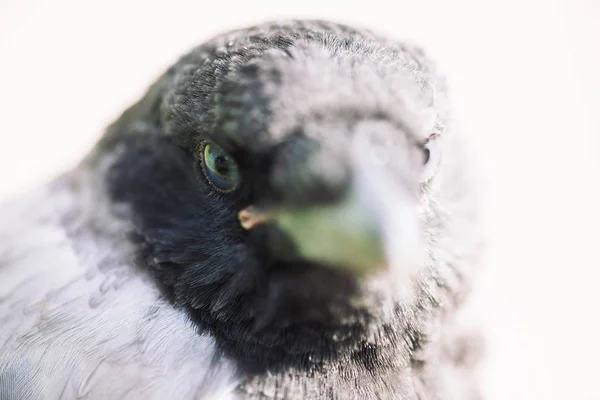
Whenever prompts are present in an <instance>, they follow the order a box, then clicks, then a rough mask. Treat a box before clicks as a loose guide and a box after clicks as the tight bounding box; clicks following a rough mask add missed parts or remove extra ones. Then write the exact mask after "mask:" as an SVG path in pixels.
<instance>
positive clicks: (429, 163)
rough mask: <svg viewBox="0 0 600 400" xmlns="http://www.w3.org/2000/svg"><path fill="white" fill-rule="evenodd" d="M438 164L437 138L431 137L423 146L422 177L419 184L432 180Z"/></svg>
mask: <svg viewBox="0 0 600 400" xmlns="http://www.w3.org/2000/svg"><path fill="white" fill-rule="evenodd" d="M439 163H440V152H439V149H438V143H437V136H431V137H430V138H429V139H427V142H426V143H425V145H424V146H423V165H424V169H423V175H422V176H421V182H427V181H429V180H431V178H433V175H434V174H435V171H436V170H437V167H438V164H439Z"/></svg>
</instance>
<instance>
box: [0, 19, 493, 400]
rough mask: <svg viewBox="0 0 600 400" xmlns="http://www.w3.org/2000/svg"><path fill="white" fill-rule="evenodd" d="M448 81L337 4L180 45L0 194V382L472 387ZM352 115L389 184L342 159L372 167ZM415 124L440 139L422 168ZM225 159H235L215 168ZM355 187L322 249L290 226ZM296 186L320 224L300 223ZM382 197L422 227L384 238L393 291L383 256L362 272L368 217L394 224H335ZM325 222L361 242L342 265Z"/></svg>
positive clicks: (462, 173)
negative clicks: (148, 82)
mask: <svg viewBox="0 0 600 400" xmlns="http://www.w3.org/2000/svg"><path fill="white" fill-rule="evenodd" d="M445 102H446V99H445V94H444V87H443V83H442V80H441V79H439V78H438V77H437V76H436V74H435V71H434V70H433V69H432V67H431V64H430V63H429V62H428V61H427V60H426V58H425V57H424V56H423V55H422V53H421V52H420V51H418V50H416V49H414V48H411V47H408V46H404V45H401V44H396V43H393V42H390V41H387V40H384V39H382V38H379V37H377V36H375V35H373V34H370V33H366V32H361V31H358V30H354V29H351V28H348V27H345V26H340V25H336V24H331V23H324V22H298V21H292V22H284V23H279V24H265V25H261V26H258V27H255V28H250V29H247V30H243V31H236V32H232V33H229V34H225V35H222V36H219V37H217V38H215V39H213V40H212V41H210V42H208V43H206V44H204V45H202V46H200V47H199V48H197V49H194V50H193V51H192V52H191V53H190V54H189V55H187V56H185V57H183V58H182V59H181V60H180V61H179V62H178V63H177V64H176V65H175V66H173V67H172V68H171V69H169V71H167V73H165V74H164V75H163V76H162V77H161V78H160V79H159V80H158V82H157V83H156V84H154V85H153V86H152V87H151V89H150V90H149V91H148V93H147V94H146V96H145V97H144V98H143V99H142V100H141V101H140V102H139V103H137V104H136V105H134V106H133V107H131V108H130V109H129V110H128V111H126V112H125V113H124V114H123V116H122V117H121V118H120V119H119V120H118V121H117V122H115V123H114V124H113V125H112V126H111V127H110V128H109V130H108V132H107V134H106V135H105V137H104V138H103V140H102V141H101V142H100V143H99V144H98V146H97V147H96V148H95V149H94V150H93V151H92V152H91V153H90V155H89V156H88V157H87V158H86V159H85V160H84V161H83V162H82V163H81V164H80V165H79V166H78V167H77V168H75V169H74V170H72V171H70V172H68V173H66V174H64V175H63V176H61V177H60V178H58V179H57V180H55V181H53V182H51V183H50V184H48V185H46V186H45V187H43V188H41V189H39V190H37V191H36V192H34V193H31V194H30V195H28V196H24V197H22V198H19V199H17V200H15V201H13V202H11V203H9V204H6V205H4V206H3V207H2V209H0V399H2V400H4V399H55V398H64V399H72V398H89V399H118V398H127V399H132V398H134V399H135V398H144V399H165V398H176V399H220V398H223V399H246V398H251V399H254V398H256V399H261V398H274V399H321V398H323V399H364V400H368V399H465V400H468V399H477V398H479V397H478V396H479V394H478V390H477V387H476V382H475V379H474V377H473V371H472V365H471V364H472V360H473V358H474V356H473V355H472V352H473V351H472V350H471V349H473V348H476V347H477V346H475V345H473V344H470V343H469V336H468V333H466V332H464V331H462V330H461V329H460V328H459V327H458V325H457V324H456V321H455V316H456V312H457V309H458V308H459V307H460V304H461V302H462V300H463V298H464V297H465V294H466V293H467V292H468V288H469V283H470V280H471V275H472V273H473V269H474V267H476V266H477V259H478V257H477V255H478V253H479V248H480V244H481V237H480V235H479V234H480V231H479V230H478V224H477V200H476V199H477V196H476V195H475V194H474V188H473V187H472V186H473V183H472V180H471V178H470V173H471V172H472V171H471V169H470V166H469V164H468V159H467V157H468V152H467V151H466V150H465V148H464V147H463V143H462V138H461V137H460V135H459V132H458V131H456V130H453V128H452V124H451V119H450V118H449V116H448V115H447V107H446V105H445ZM362 132H369V133H370V134H371V135H373V137H374V138H375V139H373V140H374V141H375V142H378V141H383V143H384V144H385V145H386V146H385V147H388V148H389V149H390V151H391V154H392V157H391V158H392V161H396V160H394V158H396V157H397V158H398V159H399V161H398V164H397V165H399V166H398V167H393V168H392V167H388V170H389V171H391V175H390V177H387V175H386V178H385V179H391V181H392V182H394V184H393V185H390V187H389V188H387V186H386V185H382V184H380V182H382V180H381V179H383V178H381V179H380V177H377V179H375V178H374V179H368V180H364V179H362V178H352V177H353V176H355V175H356V176H359V177H360V176H362V175H360V174H359V173H358V172H356V171H363V172H364V171H367V172H364V173H365V174H367V175H368V174H369V173H370V172H369V171H371V170H369V168H371V167H364V168H363V167H361V166H360V165H359V164H360V163H359V162H355V161H356V154H357V153H356V152H355V150H356V148H358V149H359V150H360V149H361V148H362V147H360V146H359V147H356V146H355V147H352V146H351V145H350V143H354V139H353V138H354V137H358V136H360V134H362ZM389 132H395V133H396V132H397V135H396V136H394V138H395V139H393V140H392V141H391V142H390V143H391V144H389V146H388V142H386V140H387V136H386V135H387V134H388V133H389ZM431 134H434V136H435V137H437V136H440V138H441V139H440V147H441V148H442V153H443V157H442V159H441V161H440V165H439V166H437V165H436V166H435V167H436V171H435V174H434V177H433V178H431V179H430V177H429V176H428V178H427V181H426V182H423V181H419V178H418V177H419V174H420V173H421V172H419V171H420V170H421V169H422V167H421V164H420V163H422V161H420V158H419V157H420V156H419V155H418V154H420V153H417V151H420V150H419V149H421V146H422V145H423V144H424V143H428V142H427V141H428V140H433V139H431V137H430V135H431ZM207 143H209V144H213V148H210V147H208V146H209V145H207ZM216 144H218V145H219V149H218V150H214V148H216ZM221 148H222V149H224V152H223V153H214V154H217V155H218V157H217V156H215V157H216V158H215V159H214V160H212V159H211V158H210V157H211V154H212V153H211V150H212V151H214V152H217V151H221ZM353 149H354V150H353ZM393 149H397V152H394V151H392V150H393ZM427 151H428V157H427V158H426V161H425V164H427V163H428V160H429V159H430V157H432V155H431V154H429V152H430V150H427ZM225 152H227V153H228V154H229V156H230V158H226V157H225V156H224V155H223V154H225ZM198 153H202V156H201V157H197V154H198ZM360 154H361V153H360V152H359V153H358V155H359V156H358V158H360ZM369 154H371V153H369ZM229 156H227V157H229ZM219 157H220V158H219ZM224 157H225V158H224ZM230 159H235V160H236V162H237V164H238V166H236V168H238V167H239V174H238V175H232V174H231V169H221V172H223V171H227V173H228V174H229V175H225V173H223V174H221V175H218V176H217V175H214V171H213V170H212V169H210V168H214V165H217V164H214V162H216V161H215V160H217V161H218V162H221V163H223V162H230V161H227V160H230ZM417 159H419V161H416V160H417ZM198 160H200V161H198ZM207 160H212V161H211V162H213V164H209V163H208V161H207ZM232 165H233V164H231V165H229V166H228V167H227V168H233V167H232ZM395 165H396V164H395ZM361 168H363V169H361ZM394 168H396V169H394ZM236 171H237V170H236ZM203 175H204V176H203ZM232 176H235V177H236V179H239V183H238V181H237V180H236V181H235V182H234V183H235V185H231V186H227V185H230V184H231V183H232V182H233V180H232V179H233V178H231V177H232ZM226 178H227V179H226ZM361 179H362V180H361ZM378 179H379V180H378ZM385 179H384V180H385ZM396 186H397V187H396ZM365 188H369V189H368V190H366V189H365ZM365 191H366V192H368V193H369V196H370V197H369V196H368V197H369V198H371V197H372V198H373V199H375V200H369V202H371V201H372V203H369V204H368V205H366V206H365V207H366V208H368V209H369V211H368V212H367V213H366V214H365V215H367V216H368V218H367V217H364V218H362V217H361V218H362V219H360V218H359V219H356V221H354V220H352V219H349V220H350V221H351V222H352V221H354V222H352V224H354V225H352V224H350V225H348V226H349V228H347V229H346V228H344V229H343V230H339V229H338V230H335V229H334V230H332V231H331V232H339V235H340V236H339V237H341V238H343V240H342V242H343V243H342V247H340V248H339V249H342V251H337V250H336V251H335V252H333V253H331V252H329V253H328V251H329V249H330V248H331V246H339V243H338V242H336V241H335V240H333V239H332V236H335V235H334V234H332V235H330V236H327V237H323V240H322V241H321V242H323V243H324V245H323V246H322V247H319V246H317V247H315V244H314V243H315V242H314V241H310V240H308V239H307V237H308V236H312V235H313V234H314V235H318V234H319V232H325V231H326V230H325V228H330V227H332V226H333V228H336V227H337V225H336V224H337V223H340V221H339V220H336V219H331V220H330V219H328V215H338V214H335V212H337V211H335V212H334V213H330V211H329V210H340V209H341V210H343V212H342V211H340V214H339V215H342V216H347V215H351V216H354V215H355V211H354V210H355V208H352V207H350V208H347V209H346V208H343V209H342V208H338V207H337V204H339V202H340V201H342V200H341V199H348V198H350V199H354V197H352V196H353V195H352V193H355V192H361V193H363V192H365ZM348 193H350V194H348ZM396 193H405V194H404V195H403V196H404V197H398V198H397V199H405V200H402V204H400V203H398V202H394V201H390V199H389V198H388V197H389V196H392V195H394V196H395V194H396ZM380 194H381V195H380ZM379 195H380V197H377V196H379ZM386 196H387V197H386ZM343 201H344V202H345V201H346V200H343ZM398 201H400V200H398ZM413 202H414V204H413ZM343 204H346V203H343ZM352 204H354V203H352ZM360 204H363V203H360ZM365 204H366V203H365ZM249 205H259V206H260V207H259V208H261V209H268V210H270V211H269V212H268V213H267V212H265V213H263V214H260V215H264V217H263V216H260V218H262V219H260V218H258V217H257V219H256V220H257V221H263V219H264V220H265V221H266V222H265V223H262V222H261V223H260V224H258V225H257V226H256V227H255V226H253V225H252V226H251V225H248V226H246V225H243V224H242V226H243V227H240V223H239V221H238V219H237V216H238V214H239V213H240V212H241V211H242V210H249V209H250V208H248V206H249ZM313 206H316V208H318V209H319V210H320V211H319V214H310V215H319V216H324V217H323V218H322V219H324V220H326V221H327V223H326V224H324V225H323V228H324V229H323V230H321V229H320V228H318V227H317V228H314V227H313V228H314V229H313V230H311V229H312V228H311V227H312V225H310V224H313V222H306V223H307V224H309V225H310V226H308V228H306V229H308V232H309V234H308V235H307V234H306V233H305V231H303V230H302V229H300V227H301V226H302V227H304V226H303V224H304V223H305V221H313V220H312V219H310V218H309V217H307V216H306V215H307V214H306V212H307V211H306V210H308V212H313V211H312V210H313V208H311V207H313ZM396 206H397V208H398V209H401V208H404V209H406V210H409V211H406V212H405V211H401V210H400V211H398V212H396V210H395V208H396ZM413 206H414V212H413V211H412V210H413ZM319 207H320V208H319ZM327 207H329V208H327ZM361 207H362V206H361ZM359 208H360V207H359ZM253 210H254V209H253ZM281 210H286V211H281ZM298 210H301V212H302V213H304V214H301V213H300V211H298ZM322 210H326V212H323V211H322ZM344 210H346V211H344ZM347 210H350V211H347ZM417 210H419V211H417ZM403 212H404V214H403ZM413 214H414V218H413V219H414V221H413V219H411V218H412V215H413ZM240 215H241V214H240ZM273 215H274V216H273ZM298 215H302V217H298ZM361 215H362V214H361ZM388 216H389V220H390V221H399V222H400V223H399V224H397V225H401V226H402V227H404V228H405V230H409V229H412V228H409V227H413V226H414V232H413V233H414V234H415V235H414V236H415V237H417V239H416V241H414V242H410V243H414V246H413V245H412V244H411V245H410V246H411V247H410V249H409V250H407V251H404V253H412V252H414V251H413V250H414V249H412V247H415V248H416V247H417V245H416V244H417V243H419V244H421V245H422V246H423V248H424V252H423V254H424V255H422V257H421V258H418V257H416V256H415V257H416V258H415V257H413V258H410V257H409V258H402V257H401V258H400V260H401V261H402V262H401V263H400V264H402V263H404V264H402V267H401V268H399V269H400V270H404V271H411V273H410V276H409V278H410V279H409V280H410V281H411V282H413V283H414V284H413V287H414V292H412V293H411V294H410V295H402V293H403V292H402V286H403V285H405V284H406V282H398V281H399V280H405V279H404V278H405V277H404V275H402V274H400V273H398V274H397V273H396V272H394V270H393V268H391V267H390V268H388V269H387V270H385V271H384V272H381V271H379V272H377V273H374V274H373V275H362V273H361V272H360V271H362V269H364V268H367V267H369V260H371V259H377V260H379V259H380V258H377V257H379V256H378V255H377V254H379V253H378V252H377V248H378V247H376V245H375V244H373V243H379V238H380V237H382V238H384V239H385V240H383V239H382V240H383V241H384V242H385V243H388V244H389V243H392V247H394V245H396V247H397V248H400V249H403V248H404V247H403V246H407V245H406V243H409V242H407V240H409V239H407V238H410V237H411V232H408V234H406V235H404V232H402V230H401V232H402V235H401V238H400V239H395V238H396V236H393V235H392V236H390V235H391V234H390V233H389V232H396V231H395V230H393V229H392V230H390V231H388V230H384V229H383V228H382V230H381V231H377V232H376V233H374V234H373V235H374V236H373V235H371V234H369V235H370V236H352V235H351V233H353V232H354V230H353V229H354V228H355V227H356V226H358V227H359V228H360V229H362V228H363V227H364V226H366V225H364V224H370V223H371V222H372V221H375V222H373V226H374V227H379V226H380V225H381V226H383V225H385V220H386V219H388ZM336 218H337V217H336ZM344 218H345V217H344ZM344 218H342V219H344ZM271 221H273V222H271ZM289 221H292V222H289ZM303 221H304V222H303ZM365 221H367V222H365ZM342 222H344V223H345V222H347V220H346V219H344V221H342ZM332 224H333V225H332ZM369 226H371V225H369ZM296 227H298V229H297V230H296ZM404 228H403V229H404ZM336 229H337V228H336ZM369 229H370V228H369ZM373 229H375V228H373ZM386 229H387V228H386ZM327 232H329V231H327ZM348 232H350V233H348ZM359 232H363V231H362V230H359ZM368 232H371V231H368ZM373 232H375V231H373ZM386 235H387V236H386ZM365 237H368V238H369V240H363V239H364V238H365ZM372 238H374V239H373V240H371V239H372ZM390 238H392V239H390ZM394 240H397V241H394ZM318 242H319V241H317V243H318ZM344 243H345V244H346V245H347V244H348V243H352V244H354V243H356V244H357V245H362V244H365V243H366V245H365V246H366V247H365V249H367V250H368V251H366V254H368V255H369V256H368V257H366V256H365V260H366V261H365V260H361V261H360V262H359V261H358V260H356V263H355V264H356V267H355V269H356V271H359V272H356V271H354V270H346V269H345V266H343V265H335V266H333V264H336V262H339V263H340V264H341V263H342V262H341V261H339V260H346V259H347V258H343V257H342V256H343V254H342V253H344V254H345V250H343V249H344V246H343V244H344ZM346 247H348V246H346ZM388 247H389V246H388ZM336 249H337V247H336ZM373 249H374V250H373ZM371 250H373V256H372V257H373V258H371V253H369V251H371ZM396 250H397V249H396ZM386 254H388V253H386ZM308 255H309V256H308ZM388 255H389V254H388ZM307 257H308V258H307ZM354 258H356V257H354ZM392 258H393V257H392ZM323 260H326V261H327V262H325V261H323ZM336 260H337V261H336ZM406 260H413V261H410V262H409V261H406ZM414 260H421V261H420V262H416V261H414ZM350 261H352V259H350ZM328 263H331V264H332V266H328ZM410 263H414V264H415V265H414V266H413V265H408V264H410ZM350 264H352V262H350ZM390 265H391V264H390ZM409 267H410V268H409ZM413 267H414V269H413ZM352 271H354V272H352Z"/></svg>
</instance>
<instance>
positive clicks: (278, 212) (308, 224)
mask: <svg viewBox="0 0 600 400" xmlns="http://www.w3.org/2000/svg"><path fill="white" fill-rule="evenodd" d="M363 148H364V147H363ZM388 168H389V166H386V165H374V164H373V163H369V162H368V160H365V159H364V157H360V155H359V156H358V157H356V158H355V163H354V171H355V173H354V177H353V180H352V183H351V185H350V190H348V191H347V194H346V196H345V198H343V200H342V201H340V202H338V203H335V204H328V205H314V206H309V207H306V206H305V207H302V208H295V209H292V208H290V209H288V208H280V209H269V210H261V209H259V208H256V207H252V206H250V207H248V208H246V209H244V210H242V211H241V212H240V213H239V215H238V216H239V220H240V224H241V225H242V227H243V228H244V229H252V228H253V227H255V226H256V225H258V224H262V223H271V224H275V225H277V226H278V228H279V229H280V230H281V231H282V232H283V233H285V234H286V235H287V236H288V238H289V239H291V241H292V242H293V243H294V245H295V248H296V251H297V253H298V254H297V255H298V256H299V257H300V258H301V259H305V260H310V261H312V262H317V263H319V264H322V265H326V266H328V267H331V268H336V269H343V270H346V271H348V272H352V273H355V274H359V275H363V274H368V273H374V272H377V271H379V270H381V269H383V268H388V269H389V268H392V267H394V269H395V271H396V272H399V271H401V272H403V273H404V272H406V273H412V272H413V268H412V267H413V266H415V267H417V266H418V265H421V264H422V260H423V258H422V255H423V254H422V252H421V251H420V250H421V249H422V246H420V244H421V243H420V235H419V232H420V229H419V211H418V209H419V202H418V200H417V198H418V195H417V194H416V193H417V192H416V191H415V190H411V188H410V187H408V185H403V184H402V182H399V181H398V179H392V178H391V176H389V175H388V174H386V170H387V169H388ZM407 181H408V182H410V181H411V180H410V179H407ZM415 181H416V180H415Z"/></svg>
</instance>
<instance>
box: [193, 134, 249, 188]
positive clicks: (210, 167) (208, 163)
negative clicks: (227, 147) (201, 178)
mask: <svg viewBox="0 0 600 400" xmlns="http://www.w3.org/2000/svg"><path fill="white" fill-rule="evenodd" d="M201 153H202V170H203V171H204V175H206V178H207V179H208V181H209V182H210V184H211V185H212V186H213V187H214V188H215V189H217V190H218V191H220V192H224V193H229V192H232V191H233V190H234V189H235V188H236V187H237V185H238V183H239V181H240V171H239V168H238V166H237V164H236V163H235V161H234V160H233V158H231V156H229V155H228V154H227V153H225V152H224V151H223V149H221V148H220V147H219V146H217V145H215V144H212V143H205V144H204V145H203V146H202V151H201Z"/></svg>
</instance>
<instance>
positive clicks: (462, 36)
mask: <svg viewBox="0 0 600 400" xmlns="http://www.w3.org/2000/svg"><path fill="white" fill-rule="evenodd" d="M353 4H354V5H353ZM275 18H326V19H333V20H336V21H339V22H345V23H351V24H354V25H358V26H364V27H368V28H371V29H373V30H376V31H378V32H380V33H383V34H387V35H389V36H391V37H395V38H398V39H406V40H410V41H412V42H415V43H419V44H421V45H422V46H423V47H424V48H425V49H426V50H427V51H428V53H429V54H430V55H432V56H433V58H434V59H436V60H437V61H438V63H439V65H440V67H441V69H442V70H443V71H445V72H446V73H447V75H448V77H449V82H450V88H451V95H452V98H453V99H454V104H455V107H456V109H457V112H458V115H459V116H460V119H461V122H462V124H463V126H464V127H465V129H466V130H467V131H468V132H469V134H470V135H471V136H472V137H473V140H474V142H475V143H476V145H477V147H476V149H477V151H478V152H480V158H482V159H483V160H484V161H485V162H484V164H483V165H482V168H483V169H484V172H485V176H486V180H487V181H488V183H489V185H488V186H489V192H488V206H489V207H488V211H489V213H488V216H489V226H490V249H489V250H490V251H489V255H488V258H489V262H488V264H487V268H486V270H485V271H484V272H483V273H482V275H481V282H480V283H479V285H478V287H477V291H476V293H475V297H474V300H475V304H476V306H477V308H478V310H479V313H480V320H481V323H482V325H483V326H484V328H485V329H486V332H487V336H488V345H487V346H488V352H489V356H488V358H487V360H486V363H485V365H483V366H482V370H481V372H482V375H483V382H484V389H485V392H486V394H487V398H488V399H493V400H500V399H502V400H507V399H511V400H516V399H527V400H530V399H543V400H545V399H582V400H588V399H589V400H592V399H593V400H600V384H598V378H597V377H596V375H597V374H598V372H599V369H598V363H599V362H600V359H599V358H600V318H599V317H598V315H599V314H600V311H599V310H598V308H600V307H599V306H600V286H599V285H598V282H599V281H600V257H599V255H598V251H597V249H598V248H600V243H599V240H600V233H599V229H600V210H599V209H600V207H599V204H600V179H599V173H600V157H598V153H597V152H598V150H599V147H600V128H598V125H597V121H596V120H595V118H594V117H596V116H597V115H598V113H599V112H600V25H598V21H599V20H600V2H599V1H598V0H562V1H561V0H543V1H542V0H528V1H527V0H521V1H517V0H504V1H467V0H455V1H447V0H421V1H418V2H417V1H403V0H396V1H394V2H391V1H377V0H370V1H366V2H355V3H351V2H342V1H337V0H336V1H329V2H326V1H322V0H320V1H313V0H303V1H301V2H300V1H297V2H289V1H288V2H283V1H261V0H254V1H247V2H242V1H239V2H236V1H211V2H207V1H204V2H203V1H183V0H170V1H168V2H167V1H164V2H158V1H156V2H146V1H142V0H136V1H128V2H123V1H116V0H105V1H103V2H82V1H74V0H73V1H70V0H52V1H50V0H0V60H1V62H0V201H3V200H5V199H7V198H10V197H13V196H15V195H17V194H18V193H21V192H23V191H26V190H27V189H29V188H31V187H34V186H35V185H38V184H40V183H41V182H44V181H47V180H48V179H50V178H51V177H53V176H55V175H56V174H57V173H59V172H60V171H62V170H64V169H67V168H69V167H71V166H73V165H74V164H75V163H76V162H77V161H78V160H79V159H81V158H82V157H83V156H84V155H85V153H86V152H87V151H88V149H89V148H90V147H91V146H92V145H93V144H94V142H95V141H96V140H97V139H98V137H99V135H101V134H102V131H103V128H104V127H105V126H106V125H107V124H108V123H109V122H111V121H112V120H113V119H115V118H116V117H117V116H118V114H119V112H120V111H122V110H123V109H124V107H126V106H127V105H129V104H131V103H132V102H133V101H135V100H136V99H137V98H138V96H140V95H141V94H142V93H143V92H144V90H145V89H146V87H147V86H148V85H149V84H150V83H151V82H152V81H153V79H155V78H156V77H157V76H158V75H159V74H160V73H161V72H162V71H163V70H164V69H165V68H166V67H167V66H168V65H169V64H171V63H172V62H173V61H174V60H175V59H176V58H177V57H179V56H180V55H181V54H182V53H184V52H185V51H187V50H189V49H190V48H191V47H192V46H195V45H197V44H199V43H200V42H202V41H204V40H206V39H207V38H209V37H210V36H212V35H214V34H217V33H219V32H221V31H223V30H227V29H232V28H237V27H240V26H242V25H248V24H254V23H257V22H262V21H265V20H269V19H275ZM457 400H460V399H457Z"/></svg>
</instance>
